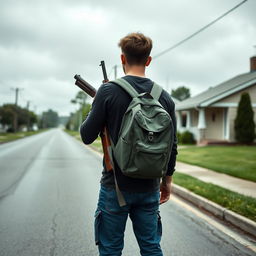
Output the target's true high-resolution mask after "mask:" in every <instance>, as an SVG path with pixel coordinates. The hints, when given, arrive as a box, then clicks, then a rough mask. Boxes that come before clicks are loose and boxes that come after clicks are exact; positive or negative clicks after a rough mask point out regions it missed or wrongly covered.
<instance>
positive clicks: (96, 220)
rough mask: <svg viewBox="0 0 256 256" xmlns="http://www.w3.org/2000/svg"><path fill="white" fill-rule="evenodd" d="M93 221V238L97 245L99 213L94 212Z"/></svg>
mask: <svg viewBox="0 0 256 256" xmlns="http://www.w3.org/2000/svg"><path fill="white" fill-rule="evenodd" d="M94 217H95V220H94V237H95V244H96V245H98V244H99V231H100V222H101V211H100V210H96V212H95V216H94Z"/></svg>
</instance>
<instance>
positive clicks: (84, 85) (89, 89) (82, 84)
mask: <svg viewBox="0 0 256 256" xmlns="http://www.w3.org/2000/svg"><path fill="white" fill-rule="evenodd" d="M104 67H105V66H104ZM74 78H75V79H76V82H75V85H77V86H78V87H79V88H80V89H82V90H83V91H84V92H85V93H87V94H88V95H89V96H91V97H92V98H94V97H95V95H96V93H97V90H96V89H95V88H94V87H93V86H92V85H90V84H89V83H88V82H86V81H85V80H84V79H83V78H82V77H81V76H80V75H75V76H74ZM104 81H105V80H104ZM106 82H107V81H106ZM100 137H101V143H102V148H103V153H104V161H105V167H106V169H107V171H111V170H113V164H112V159H111V157H110V152H111V143H110V139H109V134H108V131H107V128H106V127H104V129H103V131H102V132H101V134H100Z"/></svg>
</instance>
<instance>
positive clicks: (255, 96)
mask: <svg viewBox="0 0 256 256" xmlns="http://www.w3.org/2000/svg"><path fill="white" fill-rule="evenodd" d="M244 92H247V93H249V95H250V98H251V102H252V104H253V103H254V104H256V84H254V85H252V86H250V87H248V88H246V89H244V90H241V91H240V92H237V93H235V94H233V95H231V96H228V97H226V98H224V99H222V100H220V101H218V103H238V102H239V101H240V98H241V95H242V93H244Z"/></svg>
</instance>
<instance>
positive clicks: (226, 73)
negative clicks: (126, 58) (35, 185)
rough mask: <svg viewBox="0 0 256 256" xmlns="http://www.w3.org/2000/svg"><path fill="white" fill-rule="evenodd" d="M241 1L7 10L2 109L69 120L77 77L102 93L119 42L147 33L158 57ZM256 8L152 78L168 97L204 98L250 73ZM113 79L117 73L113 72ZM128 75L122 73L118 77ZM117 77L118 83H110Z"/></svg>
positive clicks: (48, 4)
mask: <svg viewBox="0 0 256 256" xmlns="http://www.w3.org/2000/svg"><path fill="white" fill-rule="evenodd" d="M239 2H240V1H238V0H227V1H221V0H209V1H204V0H190V1H189V0H179V1H178V0H175V1H158V3H157V4H156V3H155V2H153V1H146V0H142V1H135V0H131V1H122V2H120V1H117V0H111V1H89V0H87V1H84V0H83V1H71V0H70V1H68V0H64V1H63V0H57V1H49V0H45V1H35V0H23V1H22V0H20V1H18V0H16V1H15V0H9V1H2V2H1V4H0V16H1V22H0V31H1V34H0V65H1V69H0V93H1V98H0V104H3V103H4V102H13V101H14V92H13V91H11V90H10V88H11V87H16V86H17V87H22V88H24V90H23V91H22V93H21V98H20V104H21V105H25V104H26V101H27V100H31V101H32V102H33V105H36V106H37V112H41V111H43V110H46V109H48V108H53V109H55V110H57V111H59V112H60V113H61V114H68V113H69V112H70V111H72V110H74V108H75V106H73V105H72V104H70V99H71V98H72V97H74V95H75V94H76V91H77V88H76V87H75V85H74V81H73V76H74V74H75V73H79V74H81V75H83V76H84V77H85V78H86V79H87V80H88V81H89V82H90V83H92V84H93V85H95V87H98V86H99V85H100V82H101V80H102V74H101V70H100V68H99V66H98V65H99V62H100V60H102V59H104V60H105V61H106V64H107V68H108V71H109V72H110V70H111V67H112V66H113V65H115V64H119V54H120V53H119V52H120V50H119V49H118V47H117V43H118V41H119V39H120V38H121V37H123V36H124V35H126V34H127V33H129V32H133V31H141V32H143V33H145V34H146V35H148V36H150V37H151V38H152V39H153V41H154V47H153V51H152V55H153V56H154V55H155V54H157V53H159V52H161V51H162V50H164V49H166V48H168V47H170V46H171V45H173V44H174V43H177V42H178V41H180V40H182V39H183V38H184V37H186V36H188V35H190V34H191V33H193V32H194V31H196V30H197V29H199V28H201V27H202V26H203V25H205V24H207V23H209V22H210V21H212V20H213V19H215V18H216V17H218V16H219V15H220V14H222V13H224V12H225V11H227V10H228V9H230V8H231V7H233V6H234V5H236V4H238V3H239ZM255 9H256V2H255V1H253V0H248V2H247V3H246V4H244V5H243V6H241V7H240V8H239V9H237V10H235V11H234V12H233V13H231V14H230V15H228V16H227V17H225V18H224V19H222V20H221V21H219V22H218V23H216V24H215V25H214V26H212V27H211V28H209V29H208V30H206V31H204V32H203V33H201V34H199V35H198V36H197V37H195V38H193V39H191V40H190V41H188V42H186V43H185V44H184V45H182V46H180V47H179V48H177V49H175V50H174V51H171V52H169V53H168V54H165V55H163V56H162V57H160V58H158V59H156V60H154V59H153V62H152V65H151V66H150V67H149V68H148V72H147V74H148V76H149V77H150V78H152V79H153V80H155V81H157V82H158V83H160V84H162V85H163V86H164V87H165V88H166V89H168V90H169V91H170V90H171V89H172V88H175V87H177V86H180V85H186V86H188V87H190V88H191V91H192V93H193V94H196V93H199V92H201V91H202V90H205V89H207V88H208V87H209V86H214V85H216V84H218V83H220V82H223V81H224V80H226V79H229V78H231V77H232V76H235V75H238V74H240V73H244V72H248V71H249V57H250V56H251V55H253V53H254V52H253V48H252V46H253V45H254V44H256V42H255V38H256V26H255V23H256V22H255V17H254V16H255V14H254V10H255ZM112 75H113V72H112ZM118 75H119V76H121V75H123V74H122V70H121V69H119V70H118ZM111 78H113V77H112V76H111Z"/></svg>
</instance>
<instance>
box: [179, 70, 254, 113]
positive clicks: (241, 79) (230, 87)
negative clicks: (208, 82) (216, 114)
mask: <svg viewBox="0 0 256 256" xmlns="http://www.w3.org/2000/svg"><path fill="white" fill-rule="evenodd" d="M253 84H256V72H249V73H245V74H241V75H238V76H236V77H234V78H232V79H230V80H227V81H225V82H223V83H221V84H219V85H217V86H215V87H211V88H209V89H208V90H206V91H204V92H202V93H200V94H198V95H196V96H194V97H191V98H188V99H186V100H184V101H181V102H178V103H177V104H176V110H186V109H191V108H196V107H207V106H210V105H211V104H213V103H214V102H216V101H219V100H221V99H223V98H226V97H228V96H229V95H232V94H233V93H235V92H238V91H240V90H242V89H245V88H247V87H249V86H251V85H253Z"/></svg>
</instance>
